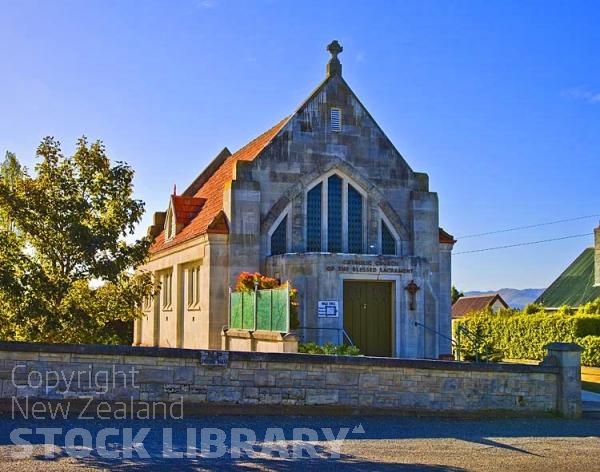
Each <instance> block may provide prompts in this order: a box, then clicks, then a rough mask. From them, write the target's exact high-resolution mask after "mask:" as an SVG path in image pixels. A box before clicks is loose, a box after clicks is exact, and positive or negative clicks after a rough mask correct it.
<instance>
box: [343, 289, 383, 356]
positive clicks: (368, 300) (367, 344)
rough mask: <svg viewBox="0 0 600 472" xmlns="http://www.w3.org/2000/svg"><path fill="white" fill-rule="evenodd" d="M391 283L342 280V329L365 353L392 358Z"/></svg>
mask: <svg viewBox="0 0 600 472" xmlns="http://www.w3.org/2000/svg"><path fill="white" fill-rule="evenodd" d="M392 287H393V283H392V282H364V281H354V280H352V281H349V280H346V281H344V314H343V316H344V329H345V330H346V332H347V333H348V335H349V336H350V338H351V339H352V341H353V342H354V344H356V346H358V348H359V349H360V351H361V353H362V354H364V355H365V356H379V357H391V356H392V355H393V353H392Z"/></svg>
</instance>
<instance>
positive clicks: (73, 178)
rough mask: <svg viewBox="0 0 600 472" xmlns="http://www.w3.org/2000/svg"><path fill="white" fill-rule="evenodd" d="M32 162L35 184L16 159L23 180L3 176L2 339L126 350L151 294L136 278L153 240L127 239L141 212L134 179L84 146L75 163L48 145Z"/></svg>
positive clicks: (101, 152)
mask: <svg viewBox="0 0 600 472" xmlns="http://www.w3.org/2000/svg"><path fill="white" fill-rule="evenodd" d="M37 157H38V159H39V161H38V163H37V164H36V166H35V175H33V176H30V175H29V173H28V172H27V170H26V169H24V168H22V167H21V166H20V164H18V161H17V160H16V157H14V155H12V154H11V155H10V161H9V162H10V168H11V169H13V170H14V169H19V172H6V173H2V174H0V176H1V178H0V219H2V220H3V223H4V224H2V225H0V264H1V265H0V267H1V268H0V317H3V319H2V320H1V323H2V325H3V327H2V328H0V336H3V337H4V338H5V339H6V338H8V339H20V340H31V341H49V342H131V340H130V339H127V338H128V337H130V333H128V332H127V331H130V330H131V328H130V327H129V326H130V325H131V320H133V319H134V318H135V317H136V316H138V315H139V313H140V312H139V306H140V305H141V301H142V299H143V297H145V296H148V295H150V294H151V293H152V292H153V290H154V288H153V285H152V281H151V279H150V275H149V274H140V273H137V274H136V273H134V272H133V268H135V267H137V266H139V265H140V264H143V263H144V262H145V261H146V259H147V257H148V249H149V244H150V241H149V240H148V239H147V238H143V239H140V240H137V241H134V242H127V241H126V240H125V237H127V236H131V235H132V234H133V232H134V228H135V225H136V224H137V223H138V222H139V221H140V219H141V217H142V215H143V212H144V204H143V202H141V201H140V200H136V199H134V198H133V197H132V194H133V187H132V182H133V174H134V173H133V170H132V169H131V168H130V167H129V166H127V165H126V164H125V163H122V162H117V163H115V164H114V165H112V164H111V162H110V159H109V157H108V156H107V155H106V150H105V147H104V145H103V144H102V142H100V141H96V142H95V143H93V144H89V143H88V141H87V140H86V138H85V137H83V138H81V139H80V140H79V141H78V142H77V146H76V151H75V153H74V155H73V156H72V157H65V156H63V154H62V152H61V149H60V143H59V142H58V141H56V140H55V139H54V138H51V137H47V138H45V139H44V140H43V141H42V143H41V144H40V146H39V147H38V149H37ZM8 160H9V156H8V155H7V161H5V162H8ZM6 168H9V166H8V165H7V166H4V164H3V167H2V169H3V170H4V169H6ZM8 218H10V227H12V228H13V230H11V229H10V227H9V226H7V225H6V223H7V222H8Z"/></svg>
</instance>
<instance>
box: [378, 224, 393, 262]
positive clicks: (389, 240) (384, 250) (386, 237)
mask: <svg viewBox="0 0 600 472" xmlns="http://www.w3.org/2000/svg"><path fill="white" fill-rule="evenodd" d="M381 254H384V255H389V256H395V255H396V238H394V235H393V234H392V232H391V231H390V229H389V228H388V226H387V225H386V224H385V221H383V220H382V221H381Z"/></svg>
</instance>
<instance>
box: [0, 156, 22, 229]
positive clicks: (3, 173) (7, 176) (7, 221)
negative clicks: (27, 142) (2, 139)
mask: <svg viewBox="0 0 600 472" xmlns="http://www.w3.org/2000/svg"><path fill="white" fill-rule="evenodd" d="M25 172H26V169H25V168H24V167H23V166H21V163H20V162H19V160H18V159H17V156H16V155H15V154H14V153H12V152H8V151H7V152H6V155H5V157H4V161H3V162H2V163H1V164H0V181H2V182H3V183H4V184H5V185H6V186H7V187H8V188H10V189H13V188H14V187H15V185H16V184H17V182H18V181H19V180H20V179H21V178H22V177H23V175H24V173H25ZM11 221H12V220H11V217H10V215H9V214H7V213H6V211H5V209H2V208H0V225H2V226H3V227H4V229H9V230H11V231H14V225H13V224H12V222H11Z"/></svg>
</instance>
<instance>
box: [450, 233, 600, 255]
mask: <svg viewBox="0 0 600 472" xmlns="http://www.w3.org/2000/svg"><path fill="white" fill-rule="evenodd" d="M591 234H593V233H584V234H572V235H570V236H562V237H560V238H551V239H541V240H539V241H529V242H525V243H516V244H507V245H506V246H495V247H486V248H484V249H473V250H472V251H461V252H453V253H452V255H453V256H457V255H458V254H471V253H474V252H484V251H495V250H497V249H508V248H511V247H519V246H530V245H532V244H541V243H549V242H551V241H561V240H563V239H571V238H582V237H584V236H590V235H591Z"/></svg>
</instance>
